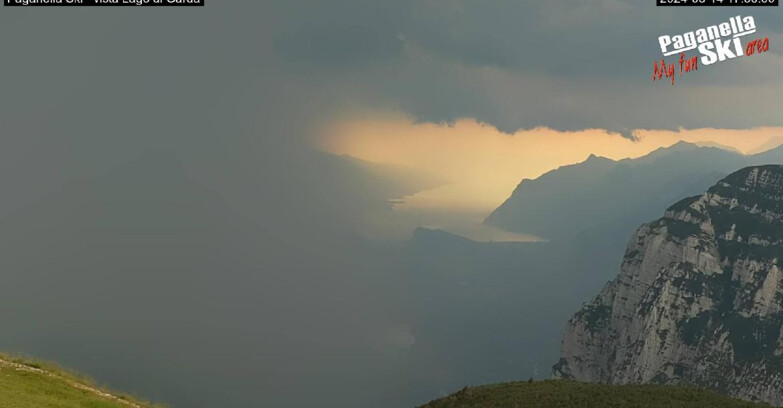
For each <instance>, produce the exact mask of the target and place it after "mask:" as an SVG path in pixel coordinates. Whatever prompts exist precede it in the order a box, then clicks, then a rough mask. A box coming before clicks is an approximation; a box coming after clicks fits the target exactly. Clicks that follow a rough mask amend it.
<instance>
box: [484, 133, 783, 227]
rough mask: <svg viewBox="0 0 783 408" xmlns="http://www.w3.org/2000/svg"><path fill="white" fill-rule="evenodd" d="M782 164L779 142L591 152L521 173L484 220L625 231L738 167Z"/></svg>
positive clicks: (506, 224)
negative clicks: (623, 153) (749, 150)
mask: <svg viewBox="0 0 783 408" xmlns="http://www.w3.org/2000/svg"><path fill="white" fill-rule="evenodd" d="M764 163H771V164H783V146H778V147H776V148H773V149H770V150H768V151H765V152H763V153H758V154H754V155H743V154H740V153H737V152H734V151H729V150H725V149H721V148H718V147H711V146H710V147H703V146H699V145H697V144H692V143H687V142H678V143H676V144H674V145H672V146H669V147H664V148H659V149H657V150H655V151H653V152H650V153H648V154H647V155H645V156H642V157H639V158H634V159H622V160H616V161H615V160H612V159H608V158H602V157H599V156H595V155H590V156H589V157H588V159H587V160H585V161H583V162H581V163H576V164H571V165H566V166H561V167H559V168H557V169H554V170H551V171H549V172H546V173H544V174H542V175H541V176H539V177H537V178H535V179H524V180H522V181H521V182H520V183H519V184H518V185H517V187H516V188H515V189H514V191H513V192H512V194H511V195H510V196H509V198H508V199H506V200H505V201H504V202H503V203H502V204H501V205H500V206H498V207H497V208H496V209H495V210H494V211H492V213H490V215H489V216H487V217H486V219H485V220H484V223H486V224H489V225H493V226H496V227H499V228H501V229H504V230H507V231H510V232H515V233H527V234H533V235H536V236H540V237H542V238H545V239H550V240H556V241H562V240H568V239H573V238H574V237H576V236H577V235H579V234H580V233H583V232H585V231H589V230H591V229H595V228H597V227H601V228H603V229H604V230H607V231H610V232H611V233H613V234H619V235H620V236H627V235H628V234H630V233H631V232H632V231H633V230H634V229H635V227H636V226H637V225H638V224H639V223H641V222H644V220H647V219H650V218H653V217H655V216H656V215H657V214H660V212H661V211H663V210H664V209H665V208H666V207H667V206H668V205H669V203H671V202H674V201H677V200H679V199H681V198H684V197H687V196H690V195H694V194H697V193H699V192H701V191H704V189H706V188H707V187H709V186H710V185H712V184H714V183H715V182H716V181H718V180H719V179H720V178H722V177H723V176H725V175H727V174H729V173H731V172H733V171H734V170H736V169H739V168H743V167H746V166H750V165H758V164H764Z"/></svg>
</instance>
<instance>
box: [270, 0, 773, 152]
mask: <svg viewBox="0 0 783 408" xmlns="http://www.w3.org/2000/svg"><path fill="white" fill-rule="evenodd" d="M301 10H302V11H301V14H302V15H306V16H307V17H302V16H301V15H300V16H299V18H296V19H293V20H291V21H290V26H289V27H288V28H287V30H289V32H293V33H294V34H290V33H288V34H287V33H285V32H284V33H283V34H279V36H278V38H279V40H278V42H277V44H278V47H277V48H276V51H277V54H278V57H280V58H282V59H284V60H287V61H290V62H295V63H299V64H304V65H307V66H309V67H310V68H315V69H317V68H318V67H319V66H320V67H322V68H328V67H332V66H334V65H336V64H340V63H342V64H343V65H344V66H346V67H348V66H350V68H351V70H350V72H351V75H350V79H349V80H348V83H346V84H344V85H345V88H344V89H345V90H346V92H353V93H354V96H356V93H358V94H359V95H361V96H359V98H361V99H362V104H364V105H366V104H368V103H369V104H370V105H373V104H375V105H377V106H379V107H387V106H390V105H391V106H394V107H395V108H396V109H398V110H401V111H404V112H407V113H410V114H411V115H412V116H413V117H414V118H416V119H417V120H420V121H425V122H427V121H431V122H445V123H450V122H453V121H454V120H456V119H459V118H463V117H472V118H476V119H478V120H481V121H484V122H486V123H488V124H490V125H493V126H495V127H497V128H498V129H500V130H502V131H506V132H513V131H515V130H518V129H529V128H533V127H537V126H548V127H552V128H555V129H559V130H576V129H582V128H589V127H597V128H606V129H610V130H612V131H614V132H617V133H620V134H622V135H623V136H625V137H633V136H632V134H631V130H630V129H635V128H663V129H678V128H681V127H685V128H695V127H726V128H741V127H748V126H750V127H755V126H763V125H773V126H776V125H781V124H783V123H781V122H780V119H779V118H777V117H776V115H773V113H772V111H771V109H769V103H771V102H772V100H771V99H769V95H767V94H766V92H765V91H766V89H768V88H770V87H772V88H775V89H779V88H780V87H781V81H780V78H779V77H778V76H769V72H776V71H777V69H778V68H779V67H780V65H781V61H780V59H779V58H777V57H775V56H773V55H772V54H770V55H769V56H764V57H763V58H758V61H756V60H753V61H733V62H729V63H725V64H717V65H713V66H711V67H702V70H701V71H700V72H699V73H698V75H693V76H692V77H691V78H685V79H681V80H680V81H677V83H676V89H665V87H663V86H660V85H661V84H659V83H655V84H653V83H652V81H651V78H652V64H653V62H654V61H656V60H660V58H661V55H660V51H659V48H658V44H657V38H658V36H660V35H662V34H676V33H682V32H685V31H690V30H693V29H696V28H700V27H704V26H707V25H711V24H716V23H719V22H721V21H725V19H727V18H728V17H729V16H733V15H736V14H743V15H747V14H751V15H754V16H755V17H756V19H757V24H758V26H759V32H760V35H766V34H768V33H769V34H774V33H775V31H777V30H779V27H780V26H781V24H780V21H781V16H780V15H779V13H775V12H765V11H759V9H754V8H746V9H737V8H718V9H687V8H685V9H684V8H665V7H654V6H653V5H652V4H646V3H644V4H643V3H641V2H631V1H624V0H594V1H562V2H539V1H488V2H471V1H440V0H428V1H400V2H359V1H353V2H352V1H342V2H340V3H339V4H337V5H332V4H331V3H329V4H328V5H314V4H310V7H309V8H308V7H303V8H301ZM379 10H380V11H379ZM357 24H358V26H357ZM291 27H295V29H293V31H290V30H292V28H291ZM350 27H353V28H351V29H349V28H350ZM358 27H361V29H360V28H358ZM370 27H371V28H370ZM351 30H353V32H352V31H351ZM351 35H353V36H354V37H355V38H353V39H348V38H347V37H349V36H351ZM285 39H288V41H286V40H285ZM294 39H296V40H294ZM306 39H307V40H306ZM398 46H399V47H398ZM372 47H375V49H374V50H370V48H372ZM400 47H402V48H400ZM772 48H773V53H775V52H776V51H775V47H774V45H773V47H772ZM326 50H328V52H327V51H326ZM379 60H383V61H384V64H383V65H379V64H375V65H373V64H369V63H370V62H373V61H379ZM762 64H763V67H764V69H760V68H756V67H759V66H762ZM358 68H362V70H361V73H359V74H357V69H358ZM346 71H347V70H346ZM328 72H329V74H328V75H323V77H322V80H323V81H325V82H330V83H332V84H336V83H341V84H342V82H340V80H341V79H340V78H339V76H338V77H335V76H332V75H331V74H332V73H334V71H332V70H330V71H328ZM759 75H762V76H767V78H765V80H764V81H763V82H764V87H763V88H759V87H758V86H759V81H756V80H755V79H756V78H758V77H759ZM725 86H731V87H732V88H733V91H734V92H735V93H733V95H734V97H741V98H742V99H743V102H744V105H743V107H742V108H743V114H742V115H735V114H732V113H733V112H735V108H736V107H735V106H732V104H731V103H730V102H729V101H727V100H726V99H724V98H716V95H717V94H720V92H716V91H717V90H718V89H720V88H721V87H725ZM685 101H698V103H692V102H691V103H687V102H685ZM745 108H746V110H747V112H745V111H744V110H745ZM716 113H717V115H716Z"/></svg>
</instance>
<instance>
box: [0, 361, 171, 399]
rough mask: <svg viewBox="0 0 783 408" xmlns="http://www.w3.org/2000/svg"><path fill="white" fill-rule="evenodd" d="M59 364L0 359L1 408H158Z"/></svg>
mask: <svg viewBox="0 0 783 408" xmlns="http://www.w3.org/2000/svg"><path fill="white" fill-rule="evenodd" d="M155 407H160V406H157V405H151V404H149V403H145V402H141V401H139V400H137V399H135V398H133V397H130V396H128V395H123V394H118V393H113V392H110V391H106V390H103V389H99V388H98V387H96V386H95V385H94V384H93V382H92V381H91V380H90V379H88V378H87V377H84V376H81V375H79V374H76V373H74V372H71V371H68V370H66V369H63V368H61V367H59V366H57V365H55V364H52V363H46V362H41V361H35V360H31V359H23V358H18V357H9V356H6V355H0V408H155Z"/></svg>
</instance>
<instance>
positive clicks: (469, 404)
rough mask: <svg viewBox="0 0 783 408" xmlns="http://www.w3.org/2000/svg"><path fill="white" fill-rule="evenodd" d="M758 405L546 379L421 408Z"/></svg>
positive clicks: (652, 388)
mask: <svg viewBox="0 0 783 408" xmlns="http://www.w3.org/2000/svg"><path fill="white" fill-rule="evenodd" d="M473 407H477V408H478V407H481V408H515V407H519V408H571V407H579V408H615V407H616V408H686V407H687V408H701V407H703V408H741V407H742V408H753V407H755V408H761V407H769V405H767V404H755V403H751V402H745V401H740V400H735V399H732V398H729V397H726V396H723V395H720V394H718V393H716V392H713V391H707V390H703V389H697V388H685V387H674V386H665V385H605V384H588V383H579V382H574V381H563V380H550V381H539V382H531V383H527V382H516V383H506V384H494V385H485V386H480V387H466V388H464V389H462V390H461V391H459V392H457V393H454V394H452V395H450V396H448V397H444V398H441V399H438V400H435V401H432V402H430V403H428V404H426V405H423V406H422V407H421V408H473Z"/></svg>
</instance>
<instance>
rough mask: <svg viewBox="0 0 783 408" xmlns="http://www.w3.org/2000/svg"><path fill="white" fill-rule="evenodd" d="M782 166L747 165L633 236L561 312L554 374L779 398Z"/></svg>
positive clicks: (782, 389) (782, 371) (779, 401)
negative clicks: (568, 310)
mask: <svg viewBox="0 0 783 408" xmlns="http://www.w3.org/2000/svg"><path fill="white" fill-rule="evenodd" d="M781 261H783V166H756V167H749V168H745V169H743V170H740V171H738V172H736V173H733V174H731V175H730V176H728V177H726V178H725V179H723V180H721V181H720V182H718V183H717V184H716V185H714V186H713V187H711V188H710V189H709V190H708V191H707V192H706V193H704V194H702V195H701V196H697V197H692V198H687V199H685V200H682V201H680V202H678V203H676V204H674V205H673V206H671V207H669V209H668V210H667V211H666V213H665V215H664V217H663V218H661V219H659V220H657V221H654V222H652V223H649V224H645V225H643V226H642V227H641V228H639V229H638V230H637V231H636V233H635V234H634V235H633V237H632V238H631V241H630V243H629V244H628V248H627V250H626V253H625V257H624V260H623V262H622V266H621V271H620V275H619V276H618V277H617V278H616V279H615V280H614V281H612V282H610V283H608V284H607V285H606V286H605V287H604V289H603V290H602V291H601V293H600V294H599V295H598V297H596V298H595V299H594V300H593V301H592V302H590V303H588V304H586V305H585V306H584V307H583V308H582V310H580V311H579V312H577V313H576V315H574V317H573V318H572V319H571V320H570V321H569V323H568V327H567V329H566V333H565V336H564V338H563V344H562V355H561V359H560V361H559V362H558V363H557V364H556V365H555V366H554V375H555V377H560V378H572V379H576V380H580V381H591V382H602V383H641V382H655V383H669V384H686V385H692V386H701V387H709V388H714V389H717V390H720V391H724V392H726V393H728V394H730V395H732V396H736V397H739V398H744V399H749V400H761V401H766V402H770V403H772V404H775V405H783V273H781V271H780V269H779V268H780V267H781V266H780V263H781Z"/></svg>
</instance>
